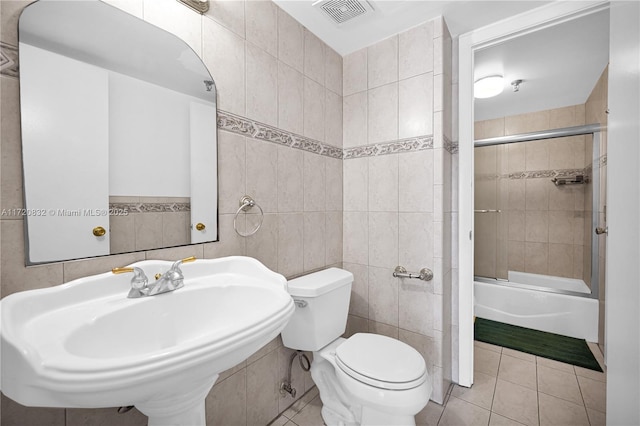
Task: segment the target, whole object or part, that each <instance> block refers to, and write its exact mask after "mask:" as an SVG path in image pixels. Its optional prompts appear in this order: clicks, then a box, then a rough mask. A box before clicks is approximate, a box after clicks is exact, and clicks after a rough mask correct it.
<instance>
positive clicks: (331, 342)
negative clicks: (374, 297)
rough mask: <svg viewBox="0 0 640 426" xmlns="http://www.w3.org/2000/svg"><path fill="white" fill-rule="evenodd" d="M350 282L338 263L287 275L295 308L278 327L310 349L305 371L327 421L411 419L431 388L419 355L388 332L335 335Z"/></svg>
mask: <svg viewBox="0 0 640 426" xmlns="http://www.w3.org/2000/svg"><path fill="white" fill-rule="evenodd" d="M352 282H353V275H352V274H351V273H350V272H348V271H344V270H342V269H338V268H330V269H326V270H323V271H320V272H316V273H313V274H309V275H306V276H303V277H300V278H296V279H294V280H291V281H289V282H288V288H289V294H291V296H292V297H293V299H294V301H295V303H296V310H295V313H294V314H293V316H292V317H291V320H290V321H289V323H288V324H287V326H286V327H285V329H284V330H283V331H282V341H283V343H284V346H286V347H287V348H291V349H297V350H303V351H313V362H312V364H311V376H312V377H313V381H314V382H315V384H316V385H317V386H318V390H319V392H320V399H322V405H323V406H322V418H323V419H324V422H325V423H326V424H327V425H328V426H333V425H367V426H368V425H415V415H416V414H417V413H418V412H419V411H420V410H422V409H423V408H424V407H425V406H426V405H427V402H428V401H429V397H430V396H431V390H432V384H431V377H430V376H429V373H428V371H427V368H426V364H425V361H424V358H422V356H421V355H420V353H419V352H418V351H416V350H415V349H413V348H412V347H411V346H409V345H407V344H405V343H402V342H400V341H399V340H396V339H392V338H390V337H386V336H381V335H377V334H369V333H358V334H355V335H353V336H352V337H350V338H348V339H344V338H341V337H340V336H341V335H342V334H343V333H344V331H345V328H346V324H347V313H348V311H349V298H350V296H351V283H352Z"/></svg>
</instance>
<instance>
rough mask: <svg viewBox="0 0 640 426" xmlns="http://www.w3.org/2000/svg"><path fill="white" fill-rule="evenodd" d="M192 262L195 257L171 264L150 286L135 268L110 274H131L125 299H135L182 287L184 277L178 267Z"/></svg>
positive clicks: (114, 269) (139, 270)
mask: <svg viewBox="0 0 640 426" xmlns="http://www.w3.org/2000/svg"><path fill="white" fill-rule="evenodd" d="M194 260H196V258H195V256H192V257H187V258H186V259H181V260H177V261H175V262H173V265H171V268H170V269H169V270H168V271H167V272H165V273H164V274H162V275H160V274H158V275H156V278H157V279H156V281H154V282H153V283H151V284H149V279H148V278H147V276H146V275H145V273H144V271H143V270H142V269H140V268H138V267H136V266H133V267H129V268H113V269H112V270H111V272H113V273H114V274H123V273H126V272H133V278H132V279H131V290H129V294H128V296H127V297H128V298H131V299H135V298H138V297H147V296H155V295H156V294H162V293H167V292H169V291H173V290H177V289H179V288H180V287H183V286H184V275H182V270H181V269H180V265H182V264H183V263H185V262H193V261H194Z"/></svg>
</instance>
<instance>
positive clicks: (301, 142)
mask: <svg viewBox="0 0 640 426" xmlns="http://www.w3.org/2000/svg"><path fill="white" fill-rule="evenodd" d="M218 128H219V129H220V130H226V131H228V132H232V133H236V134H239V135H243V136H249V137H252V138H254V139H260V140H263V141H267V142H272V143H275V144H278V145H284V146H290V147H291V148H296V149H301V150H303V151H308V152H313V153H316V154H319V155H324V156H326V157H331V158H342V149H341V148H338V147H335V146H332V145H329V144H326V143H323V142H320V141H316V140H314V139H310V138H307V137H304V136H300V135H297V134H295V133H292V132H287V131H285V130H281V129H278V128H276V127H273V126H269V125H268V124H264V123H260V122H258V121H255V120H251V119H248V118H245V117H241V116H239V115H235V114H232V113H230V112H227V111H222V110H218Z"/></svg>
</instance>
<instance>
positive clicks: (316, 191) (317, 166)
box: [304, 152, 326, 212]
mask: <svg viewBox="0 0 640 426" xmlns="http://www.w3.org/2000/svg"><path fill="white" fill-rule="evenodd" d="M325 179H326V168H325V158H324V157H322V156H320V155H317V154H312V153H309V152H305V153H304V211H307V212H308V211H316V212H319V211H324V210H325V209H326V187H325Z"/></svg>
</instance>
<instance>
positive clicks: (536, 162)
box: [524, 140, 550, 171]
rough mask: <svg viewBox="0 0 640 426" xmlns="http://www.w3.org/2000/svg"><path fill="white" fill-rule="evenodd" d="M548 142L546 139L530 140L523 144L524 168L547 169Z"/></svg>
mask: <svg viewBox="0 0 640 426" xmlns="http://www.w3.org/2000/svg"><path fill="white" fill-rule="evenodd" d="M549 144H550V142H549V141H548V140H542V141H531V142H527V143H526V144H524V152H525V168H526V170H528V171H529V170H547V169H549Z"/></svg>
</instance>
